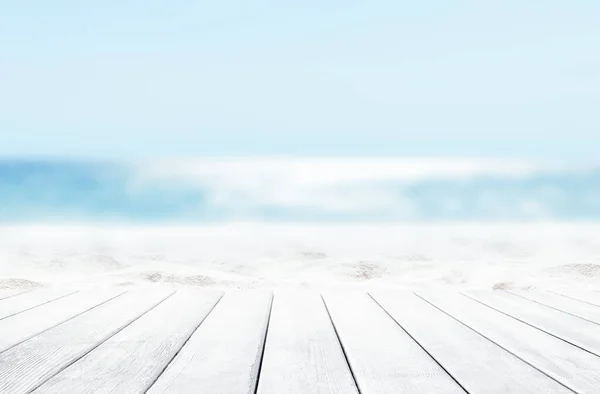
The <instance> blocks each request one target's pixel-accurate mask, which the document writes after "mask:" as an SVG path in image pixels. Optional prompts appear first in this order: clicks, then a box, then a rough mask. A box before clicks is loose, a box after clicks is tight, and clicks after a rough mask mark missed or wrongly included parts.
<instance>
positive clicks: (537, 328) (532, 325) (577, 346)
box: [461, 293, 600, 357]
mask: <svg viewBox="0 0 600 394" xmlns="http://www.w3.org/2000/svg"><path fill="white" fill-rule="evenodd" d="M461 294H462V295H463V296H465V297H467V298H470V299H472V300H473V301H475V302H478V303H480V304H481V305H485V306H487V307H488V308H490V309H493V310H495V311H497V312H500V313H502V314H503V315H506V316H508V317H510V318H512V319H515V320H517V321H520V322H521V323H524V324H527V325H528V326H530V327H533V328H535V329H536V330H540V331H541V332H545V333H546V334H548V335H550V336H553V337H554V338H557V339H560V340H561V341H563V342H566V343H568V344H569V345H572V346H575V347H576V348H578V349H581V350H583V351H585V352H588V353H590V354H593V355H594V356H596V357H600V356H599V355H598V354H596V353H594V352H592V351H591V350H588V349H586V348H584V347H581V346H579V345H577V344H575V343H572V342H569V341H567V340H566V339H564V338H561V337H559V336H558V335H556V334H553V333H551V332H548V331H546V330H544V329H542V328H540V327H537V326H535V325H534V324H533V323H528V322H526V321H525V320H521V319H519V318H517V317H514V316H512V315H510V314H509V313H507V312H504V311H502V310H500V309H497V308H495V307H493V306H491V305H488V304H486V303H484V302H482V301H479V300H478V299H475V298H472V297H470V296H469V295H467V294H464V293H461Z"/></svg>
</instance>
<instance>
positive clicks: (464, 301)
mask: <svg viewBox="0 0 600 394" xmlns="http://www.w3.org/2000/svg"><path fill="white" fill-rule="evenodd" d="M417 295H419V296H421V297H423V298H424V299H426V300H427V301H429V302H430V303H432V304H433V305H435V306H436V307H438V308H440V309H441V310H443V311H445V312H446V313H448V314H449V315H451V316H453V317H454V318H456V319H457V320H459V321H461V322H462V323H464V324H465V325H467V326H469V327H471V328H472V329H473V330H475V331H477V332H478V333H480V334H481V335H483V336H485V337H486V338H488V339H490V340H491V341H494V342H495V343H497V344H498V345H499V346H502V347H503V348H504V349H506V350H507V351H509V352H511V353H512V354H514V355H516V356H517V357H519V358H521V359H522V360H523V361H525V362H527V363H528V364H530V365H532V366H533V367H535V368H536V369H538V370H540V371H542V372H543V373H545V374H546V375H548V376H550V377H552V378H553V379H554V380H556V381H559V382H560V383H562V384H563V385H565V386H567V387H569V388H570V389H571V390H574V391H576V392H578V393H596V392H597V388H598V387H600V358H598V357H596V356H595V355H593V354H591V353H588V352H586V351H584V350H581V349H579V348H577V347H574V346H572V345H570V344H568V343H566V342H564V341H562V340H560V339H558V338H555V337H553V336H551V335H548V334H546V333H544V332H542V331H540V330H538V329H536V328H534V327H531V326H529V325H527V324H525V323H522V322H520V321H518V320H515V319H513V318H511V317H509V316H506V315H504V314H502V313H500V312H497V311H495V310H493V309H491V308H489V307H487V306H485V305H482V304H480V303H478V302H477V301H474V300H472V299H470V298H468V297H466V296H464V295H461V294H457V293H454V292H444V291H417Z"/></svg>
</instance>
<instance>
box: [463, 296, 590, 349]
mask: <svg viewBox="0 0 600 394" xmlns="http://www.w3.org/2000/svg"><path fill="white" fill-rule="evenodd" d="M466 295H467V296H469V297H472V298H474V299H476V300H478V301H480V302H483V303H484V304H486V305H489V306H491V307H493V308H495V309H498V310H500V311H502V312H504V313H506V314H508V315H510V316H512V317H514V318H517V319H519V320H522V321H523V322H526V323H529V324H531V325H532V326H534V327H537V328H539V329H541V330H543V331H546V332H547V333H549V334H552V335H556V336H557V337H559V338H561V339H564V340H565V341H567V342H569V343H572V344H574V345H576V346H579V347H581V348H583V349H586V350H588V351H590V352H592V353H594V354H596V355H600V325H598V324H595V323H591V322H589V321H587V320H583V319H580V318H578V317H575V316H572V315H569V314H566V313H563V312H560V311H557V310H556V309H553V308H551V307H549V306H546V305H541V304H538V303H536V302H533V301H530V300H528V299H525V298H522V297H519V296H516V295H514V294H510V293H506V292H504V291H470V292H468V293H466Z"/></svg>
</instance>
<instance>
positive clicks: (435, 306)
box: [414, 293, 578, 393]
mask: <svg viewBox="0 0 600 394" xmlns="http://www.w3.org/2000/svg"><path fill="white" fill-rule="evenodd" d="M414 294H415V295H416V296H417V297H419V298H420V299H422V300H423V301H425V302H426V303H428V304H429V305H431V306H433V307H434V308H436V309H438V310H440V311H441V312H442V313H444V314H446V315H448V316H450V318H452V319H454V320H456V321H457V322H459V323H460V324H462V325H463V326H465V327H467V328H468V329H469V330H471V331H473V332H474V333H475V334H477V335H479V336H481V337H483V338H485V339H487V340H488V341H490V342H491V343H493V344H494V345H496V346H498V347H499V348H500V349H502V350H504V351H506V352H508V353H510V354H512V355H513V356H515V357H516V358H518V359H519V360H521V361H522V362H524V363H525V364H527V365H529V366H530V367H531V368H533V369H535V370H536V371H538V372H540V373H541V374H542V375H544V376H546V377H548V378H549V379H551V380H554V381H555V382H556V383H558V384H560V385H561V386H563V387H564V388H566V389H567V390H570V391H572V392H574V393H578V392H577V391H575V390H574V389H572V388H571V387H569V386H567V385H566V384H565V383H563V382H561V381H560V380H558V379H557V378H555V377H553V376H551V375H549V374H548V373H546V372H545V371H542V370H541V369H540V368H538V367H536V366H535V365H534V364H532V363H530V362H529V361H527V360H525V359H524V358H522V357H521V356H519V355H518V354H516V353H514V352H512V351H511V350H509V349H507V348H505V347H504V346H502V345H500V344H499V343H498V342H496V341H494V340H492V339H490V338H489V337H487V336H485V335H483V334H482V333H481V332H479V331H477V330H476V329H474V328H473V327H471V326H469V325H468V324H466V323H463V322H462V321H461V320H459V319H458V318H456V317H454V316H453V315H451V314H450V313H448V312H446V311H445V310H443V309H442V308H440V307H438V306H437V305H435V304H434V303H432V302H430V301H428V300H427V299H425V298H423V297H421V296H420V295H419V294H417V293H414Z"/></svg>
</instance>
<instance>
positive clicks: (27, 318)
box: [0, 289, 124, 352]
mask: <svg viewBox="0 0 600 394" xmlns="http://www.w3.org/2000/svg"><path fill="white" fill-rule="evenodd" d="M123 293H124V290H120V289H108V290H90V291H82V292H78V293H75V294H72V295H70V296H68V297H63V298H60V299H58V300H55V301H53V302H49V303H46V304H43V305H40V306H38V307H37V308H34V309H30V310H28V311H25V312H22V313H19V314H17V315H14V316H11V317H9V318H6V319H4V320H0V352H3V351H5V350H7V349H9V348H11V347H12V346H15V345H17V344H19V343H21V342H23V341H26V340H27V339H29V338H31V337H33V336H35V335H37V334H39V333H40V332H43V331H45V330H46V329H49V328H52V327H54V326H56V325H58V324H61V323H63V322H65V321H67V320H69V319H71V318H73V317H75V316H77V315H79V314H81V313H83V312H85V311H87V310H89V309H91V308H94V307H96V306H98V305H100V304H101V303H103V302H106V301H108V300H110V299H112V298H114V297H117V296H119V295H120V294H123Z"/></svg>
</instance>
